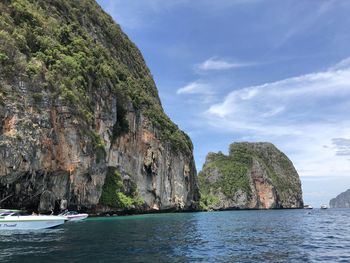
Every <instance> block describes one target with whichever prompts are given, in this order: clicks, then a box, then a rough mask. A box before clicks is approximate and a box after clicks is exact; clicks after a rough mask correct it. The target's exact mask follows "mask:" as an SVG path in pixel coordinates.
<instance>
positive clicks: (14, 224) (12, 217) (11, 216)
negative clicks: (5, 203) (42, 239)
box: [0, 210, 67, 231]
mask: <svg viewBox="0 0 350 263" xmlns="http://www.w3.org/2000/svg"><path fill="white" fill-rule="evenodd" d="M65 221H67V219H66V218H65V217H63V216H53V215H50V216H47V215H23V213H22V212H20V211H18V210H7V211H4V210H2V211H1V212H0V231H1V230H37V229H46V228H53V227H56V226H59V225H63V224H64V222H65Z"/></svg>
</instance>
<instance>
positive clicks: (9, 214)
mask: <svg viewBox="0 0 350 263" xmlns="http://www.w3.org/2000/svg"><path fill="white" fill-rule="evenodd" d="M14 214H15V213H14V212H2V213H0V216H13V215H14Z"/></svg>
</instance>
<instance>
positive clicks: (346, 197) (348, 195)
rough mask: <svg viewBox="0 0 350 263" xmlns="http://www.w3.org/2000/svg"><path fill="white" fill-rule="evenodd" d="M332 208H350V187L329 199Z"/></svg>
mask: <svg viewBox="0 0 350 263" xmlns="http://www.w3.org/2000/svg"><path fill="white" fill-rule="evenodd" d="M329 207H330V208H350V189H348V190H346V191H345V192H343V193H341V194H339V195H337V197H335V198H333V199H331V200H330V201H329Z"/></svg>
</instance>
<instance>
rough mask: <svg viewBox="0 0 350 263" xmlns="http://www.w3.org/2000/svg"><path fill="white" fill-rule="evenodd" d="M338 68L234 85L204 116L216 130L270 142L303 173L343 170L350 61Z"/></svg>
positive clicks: (349, 146) (348, 168) (348, 142)
mask: <svg viewBox="0 0 350 263" xmlns="http://www.w3.org/2000/svg"><path fill="white" fill-rule="evenodd" d="M345 61H346V60H345ZM339 68H340V67H332V68H330V69H329V70H327V71H324V72H317V73H311V74H306V75H301V76H298V77H294V78H288V79H284V80H281V81H276V82H271V83H266V84H263V85H258V86H252V87H246V88H241V89H236V90H234V91H232V92H231V93H229V94H228V95H227V96H226V97H225V98H224V99H223V100H222V102H220V103H217V104H214V105H211V106H210V107H209V108H208V110H207V111H206V112H205V113H204V114H203V116H204V118H206V120H207V123H208V124H209V125H211V126H212V127H215V129H217V130H218V131H221V132H224V133H230V134H236V135H237V136H238V137H239V136H241V137H244V138H245V139H246V138H247V137H248V138H250V140H252V141H255V140H268V141H272V142H274V143H275V144H277V146H279V147H280V148H281V149H282V150H285V151H286V152H287V153H288V154H290V156H291V157H292V160H294V161H295V164H296V167H297V169H298V170H299V172H300V174H301V175H302V176H329V175H344V176H345V175H348V174H350V165H349V162H348V160H347V159H346V156H345V155H348V153H349V155H350V139H346V138H347V136H348V135H349V134H350V120H349V119H348V116H349V115H350V100H349V98H350V88H349V87H350V65H349V66H346V65H345V63H343V64H342V67H341V69H339ZM324 146H326V147H324ZM334 148H336V153H337V155H336V154H335V152H334ZM347 158H348V157H347Z"/></svg>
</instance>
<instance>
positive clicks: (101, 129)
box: [0, 0, 199, 213]
mask: <svg viewBox="0 0 350 263" xmlns="http://www.w3.org/2000/svg"><path fill="white" fill-rule="evenodd" d="M0 12H1V16H0V156H1V157H0V207H3V208H19V209H21V208H25V209H28V210H39V211H50V210H56V211H57V210H59V209H60V208H61V209H62V208H66V207H68V208H74V209H80V210H85V211H88V212H91V213H103V212H110V211H127V210H133V211H136V212H147V211H168V210H171V211H173V210H178V211H180V210H181V211H182V210H196V209H197V208H198V203H199V191H198V185H197V175H196V168H195V164H194V159H193V146H192V142H191V140H190V138H189V137H188V136H187V135H186V134H185V133H184V132H182V131H181V130H180V129H179V128H178V127H177V125H175V124H174V123H173V122H172V121H171V120H170V119H169V118H168V117H167V115H166V114H165V113H164V111H163V109H162V105H161V102H160V99H159V96H158V91H157V88H156V86H155V83H154V81H153V79H152V75H151V73H150V71H149V69H148V68H147V66H146V64H145V61H144V59H143V57H142V55H141V53H140V51H139V50H138V49H137V47H136V46H135V45H134V44H133V43H132V42H131V41H130V40H129V38H128V37H127V36H126V35H125V34H124V33H123V32H122V30H121V29H120V27H119V26H118V25H117V24H116V23H115V22H114V21H113V19H112V18H111V17H110V16H109V15H107V14H106V13H105V12H104V11H103V10H102V9H101V8H100V6H99V5H98V4H97V3H96V2H95V1H93V0H75V1H66V0H60V1H53V0H49V1H48V0H11V1H9V0H6V1H1V3H0Z"/></svg>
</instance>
